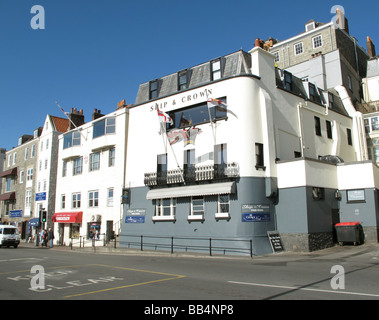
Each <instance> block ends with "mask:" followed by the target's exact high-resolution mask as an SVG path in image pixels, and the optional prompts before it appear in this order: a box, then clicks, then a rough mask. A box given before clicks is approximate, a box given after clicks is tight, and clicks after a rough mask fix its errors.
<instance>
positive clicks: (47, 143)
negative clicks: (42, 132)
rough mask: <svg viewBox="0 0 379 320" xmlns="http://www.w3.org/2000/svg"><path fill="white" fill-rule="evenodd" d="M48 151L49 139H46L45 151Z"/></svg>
mask: <svg viewBox="0 0 379 320" xmlns="http://www.w3.org/2000/svg"><path fill="white" fill-rule="evenodd" d="M47 149H49V139H46V150H47Z"/></svg>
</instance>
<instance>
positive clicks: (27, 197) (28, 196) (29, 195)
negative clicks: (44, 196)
mask: <svg viewBox="0 0 379 320" xmlns="http://www.w3.org/2000/svg"><path fill="white" fill-rule="evenodd" d="M31 201H32V190H26V192H25V208H30V204H31Z"/></svg>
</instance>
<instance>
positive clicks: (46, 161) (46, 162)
mask: <svg viewBox="0 0 379 320" xmlns="http://www.w3.org/2000/svg"><path fill="white" fill-rule="evenodd" d="M47 164H48V160H47V159H45V170H46V169H47Z"/></svg>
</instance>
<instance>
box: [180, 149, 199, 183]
mask: <svg viewBox="0 0 379 320" xmlns="http://www.w3.org/2000/svg"><path fill="white" fill-rule="evenodd" d="M183 169H184V179H185V180H186V181H196V174H195V149H189V150H184V165H183Z"/></svg>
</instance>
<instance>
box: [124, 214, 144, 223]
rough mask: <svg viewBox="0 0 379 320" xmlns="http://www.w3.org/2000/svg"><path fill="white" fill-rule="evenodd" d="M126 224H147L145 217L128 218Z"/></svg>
mask: <svg viewBox="0 0 379 320" xmlns="http://www.w3.org/2000/svg"><path fill="white" fill-rule="evenodd" d="M125 223H145V216H126V217H125Z"/></svg>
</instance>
